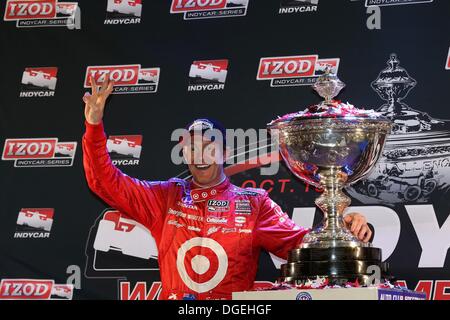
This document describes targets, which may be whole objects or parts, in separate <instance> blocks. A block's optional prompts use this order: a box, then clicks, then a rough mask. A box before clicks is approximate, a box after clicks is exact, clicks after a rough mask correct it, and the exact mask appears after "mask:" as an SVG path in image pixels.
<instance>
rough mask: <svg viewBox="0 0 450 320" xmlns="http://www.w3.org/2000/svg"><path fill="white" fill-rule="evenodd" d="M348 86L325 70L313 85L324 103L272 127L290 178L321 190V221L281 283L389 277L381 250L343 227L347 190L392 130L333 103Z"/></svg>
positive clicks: (371, 115)
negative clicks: (375, 273) (373, 271)
mask: <svg viewBox="0 0 450 320" xmlns="http://www.w3.org/2000/svg"><path fill="white" fill-rule="evenodd" d="M344 86H345V84H344V83H343V82H342V81H340V80H339V79H338V77H337V76H336V75H334V74H331V72H330V70H326V71H325V74H324V75H322V76H320V77H319V78H318V80H317V82H316V83H315V84H314V85H313V88H314V90H315V91H316V92H317V93H318V94H319V95H320V96H321V97H323V98H324V99H325V100H324V101H322V102H321V103H320V104H318V105H314V106H311V107H309V108H308V109H306V110H305V111H302V112H298V113H293V114H288V115H286V116H283V117H281V118H279V119H276V120H274V121H272V122H271V123H269V125H268V128H269V130H270V131H271V132H272V135H273V136H274V137H278V143H279V148H280V153H281V155H282V158H283V159H284V161H285V163H286V164H287V166H288V168H289V169H290V170H291V171H292V173H294V175H296V176H297V177H298V178H300V179H301V180H303V181H304V182H306V183H308V184H310V185H313V186H315V187H318V188H320V189H322V190H323V192H322V194H321V195H320V196H319V197H318V198H317V199H316V200H315V203H316V205H317V206H318V207H319V208H320V209H321V210H322V212H323V215H324V216H323V220H322V222H321V223H320V224H319V225H318V226H316V227H314V228H313V230H312V231H311V232H309V233H308V234H307V235H306V236H305V237H304V239H303V242H302V243H301V245H300V247H299V248H297V249H295V250H292V251H291V252H290V254H289V259H288V263H287V264H284V265H283V266H282V268H281V271H282V280H283V281H287V282H292V281H297V280H304V279H308V278H311V277H314V276H328V277H333V278H335V279H339V280H344V281H353V280H354V279H355V278H357V279H359V281H362V282H364V281H365V280H367V275H368V274H367V272H366V269H367V267H368V266H370V265H374V264H375V265H379V266H380V267H381V268H382V270H383V271H384V272H387V266H386V265H385V264H382V263H381V250H380V249H378V248H373V247H372V246H371V244H370V243H363V242H361V241H360V240H358V239H357V238H356V237H355V236H353V234H352V233H351V232H350V230H349V229H348V228H347V226H346V225H345V223H344V221H343V212H344V210H345V209H346V208H347V207H348V206H349V205H350V202H351V200H350V198H349V197H348V196H347V195H346V194H345V193H344V192H343V188H344V187H346V186H348V185H350V184H352V183H355V182H357V181H358V180H361V179H362V178H364V177H365V176H367V175H368V174H369V173H370V171H371V169H372V168H373V167H374V165H375V163H376V162H377V160H378V158H379V157H380V155H381V154H382V150H383V147H384V144H385V141H386V136H387V135H388V133H389V132H390V130H391V127H392V124H391V121H390V120H389V119H387V118H385V117H383V116H381V114H378V113H376V112H374V111H373V110H362V109H356V108H354V107H353V106H352V105H349V104H343V103H341V102H339V101H334V100H333V98H334V97H335V96H337V95H338V93H339V92H340V91H341V89H342V88H343V87H344ZM274 130H277V131H276V132H275V131H274Z"/></svg>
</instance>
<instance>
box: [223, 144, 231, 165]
mask: <svg viewBox="0 0 450 320" xmlns="http://www.w3.org/2000/svg"><path fill="white" fill-rule="evenodd" d="M232 156H233V151H232V150H231V148H230V147H225V149H224V150H223V164H225V163H227V162H230V161H231V157H232Z"/></svg>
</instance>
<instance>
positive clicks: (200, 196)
mask: <svg viewBox="0 0 450 320" xmlns="http://www.w3.org/2000/svg"><path fill="white" fill-rule="evenodd" d="M229 186H230V180H229V179H228V177H225V179H223V180H222V181H221V182H219V183H218V184H216V185H214V186H210V187H207V188H204V187H199V186H198V185H196V184H195V182H194V181H192V180H191V182H190V190H191V191H190V194H191V199H192V200H193V201H194V202H200V201H206V200H208V199H211V198H214V197H215V196H216V195H217V194H220V193H222V192H224V191H226V190H227V189H228V188H229Z"/></svg>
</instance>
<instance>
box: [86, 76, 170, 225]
mask: <svg viewBox="0 0 450 320" xmlns="http://www.w3.org/2000/svg"><path fill="white" fill-rule="evenodd" d="M89 79H90V82H91V89H92V94H89V93H86V94H85V95H84V97H83V101H84V102H85V109H84V115H85V118H86V120H85V126H86V132H85V134H84V136H83V139H82V146H83V166H84V170H85V175H86V180H87V183H88V186H89V188H90V189H91V190H92V191H93V192H94V193H96V194H97V195H98V196H99V197H100V198H101V199H103V200H104V201H105V202H106V203H107V204H108V205H109V206H111V207H113V208H115V209H117V210H119V211H121V212H122V213H124V214H126V215H128V216H130V217H131V218H133V219H135V220H136V221H138V222H139V223H141V224H143V225H145V226H146V227H147V228H149V229H150V230H154V229H155V227H156V226H158V225H159V224H162V219H161V216H162V215H163V212H164V209H165V203H166V198H165V197H166V194H167V192H166V191H167V188H168V183H167V182H148V181H140V180H138V179H135V178H131V177H129V176H127V175H126V174H124V173H122V172H121V171H120V170H119V169H118V168H116V167H115V166H114V165H113V163H112V162H111V159H110V157H109V154H108V151H107V148H106V134H105V131H104V128H103V120H102V119H103V113H104V109H105V104H106V100H107V98H108V97H109V95H110V94H111V93H112V91H113V86H114V83H113V82H110V81H109V80H108V79H106V80H105V82H104V83H103V84H102V86H101V88H98V87H97V84H96V83H95V80H94V78H93V77H92V76H91V77H90V78H89Z"/></svg>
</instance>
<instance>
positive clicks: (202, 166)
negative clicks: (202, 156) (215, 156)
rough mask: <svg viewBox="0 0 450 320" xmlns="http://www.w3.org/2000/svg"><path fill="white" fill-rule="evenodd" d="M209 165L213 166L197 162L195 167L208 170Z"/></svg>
mask: <svg viewBox="0 0 450 320" xmlns="http://www.w3.org/2000/svg"><path fill="white" fill-rule="evenodd" d="M209 167H211V165H210V164H196V165H195V169H197V170H207V169H208V168H209Z"/></svg>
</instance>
